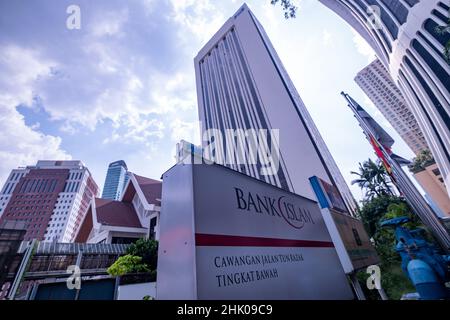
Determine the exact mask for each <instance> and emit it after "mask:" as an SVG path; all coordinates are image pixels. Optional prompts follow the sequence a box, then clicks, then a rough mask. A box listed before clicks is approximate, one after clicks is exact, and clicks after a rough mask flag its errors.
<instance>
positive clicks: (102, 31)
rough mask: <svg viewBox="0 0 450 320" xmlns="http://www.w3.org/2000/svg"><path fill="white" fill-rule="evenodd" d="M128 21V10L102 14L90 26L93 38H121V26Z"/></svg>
mask: <svg viewBox="0 0 450 320" xmlns="http://www.w3.org/2000/svg"><path fill="white" fill-rule="evenodd" d="M127 20H128V10H127V9H123V10H120V11H118V12H117V11H107V12H103V13H102V14H101V15H99V16H98V19H96V20H95V23H94V24H93V26H92V34H93V35H94V36H95V37H104V36H123V35H124V34H123V33H122V32H121V31H122V26H123V24H124V23H126V21H127Z"/></svg>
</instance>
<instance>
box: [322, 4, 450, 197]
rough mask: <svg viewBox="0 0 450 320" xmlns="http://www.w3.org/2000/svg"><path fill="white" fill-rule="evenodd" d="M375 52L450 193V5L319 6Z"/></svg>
mask: <svg viewBox="0 0 450 320" xmlns="http://www.w3.org/2000/svg"><path fill="white" fill-rule="evenodd" d="M320 1H321V2H322V3H323V4H324V5H326V6H327V7H328V8H330V9H331V10H333V11H334V12H336V13H337V14H338V15H339V16H340V17H342V18H343V19H344V20H345V21H347V22H348V23H349V24H350V25H351V26H352V27H353V28H354V29H355V30H356V31H357V32H358V33H359V34H360V35H361V36H362V37H363V38H364V39H365V40H366V41H367V42H368V44H369V45H370V46H371V47H372V48H373V49H374V51H375V52H376V54H377V56H378V58H379V59H380V61H381V62H382V63H383V65H384V66H385V67H386V69H387V70H389V73H390V74H391V76H392V78H393V79H394V81H395V83H396V84H397V85H398V87H399V89H400V91H401V93H402V95H403V96H404V98H405V99H406V101H407V102H408V107H409V108H410V109H411V111H412V113H413V115H414V117H415V118H416V120H417V122H418V124H419V127H420V129H421V130H422V133H423V135H424V136H425V139H426V141H427V143H428V146H429V147H430V149H431V152H432V153H433V155H434V158H435V159H436V163H437V165H438V167H439V170H440V172H441V174H442V177H443V179H444V182H445V185H446V188H447V192H448V193H450V66H449V65H448V64H447V62H446V60H445V57H444V54H443V51H444V47H445V46H446V44H447V43H448V41H449V40H450V33H449V32H444V33H442V34H440V33H439V32H437V30H436V27H438V26H445V25H447V23H448V19H449V10H450V7H449V5H448V1H442V0H441V1H439V0H422V1H420V0H397V1H390V0H320Z"/></svg>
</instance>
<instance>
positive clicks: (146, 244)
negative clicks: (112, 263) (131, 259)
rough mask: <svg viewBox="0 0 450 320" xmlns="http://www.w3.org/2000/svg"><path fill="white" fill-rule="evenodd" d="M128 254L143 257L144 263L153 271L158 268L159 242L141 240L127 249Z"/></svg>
mask: <svg viewBox="0 0 450 320" xmlns="http://www.w3.org/2000/svg"><path fill="white" fill-rule="evenodd" d="M127 254H130V255H133V256H138V257H142V262H143V263H145V264H146V265H148V267H149V268H150V269H151V270H156V268H157V266H158V241H156V240H153V239H139V240H137V241H136V242H135V243H133V244H131V245H130V246H129V247H128V249H127Z"/></svg>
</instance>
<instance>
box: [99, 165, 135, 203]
mask: <svg viewBox="0 0 450 320" xmlns="http://www.w3.org/2000/svg"><path fill="white" fill-rule="evenodd" d="M128 179H129V176H128V168H127V164H126V163H125V161H123V160H118V161H114V162H111V163H110V164H109V166H108V172H107V173H106V178H105V185H104V186H103V193H102V198H103V199H111V200H119V199H120V197H121V196H122V192H123V189H124V188H125V186H126V184H127V182H128Z"/></svg>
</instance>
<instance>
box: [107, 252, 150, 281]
mask: <svg viewBox="0 0 450 320" xmlns="http://www.w3.org/2000/svg"><path fill="white" fill-rule="evenodd" d="M106 271H107V272H108V274H110V275H111V276H114V277H118V276H122V275H124V274H127V273H139V272H150V271H151V270H150V268H149V267H148V265H147V264H145V263H143V262H142V257H138V256H134V255H131V254H127V255H125V256H121V257H119V259H117V260H116V262H114V263H113V264H112V265H111V266H110V267H109V268H108V269H107V270H106Z"/></svg>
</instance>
